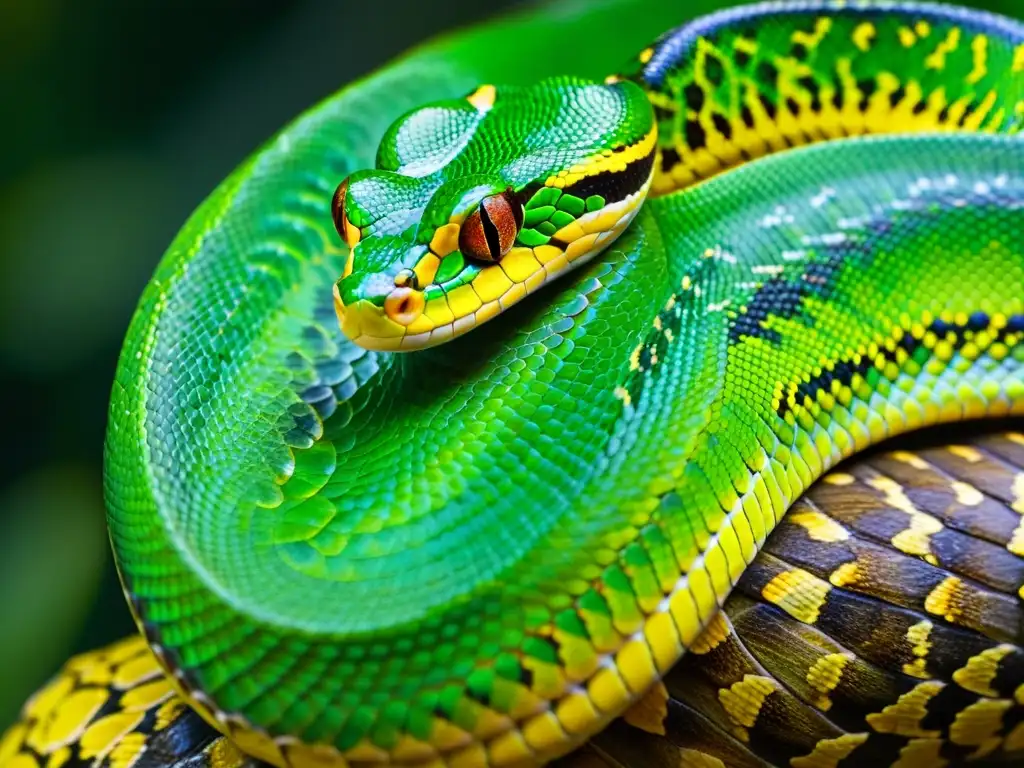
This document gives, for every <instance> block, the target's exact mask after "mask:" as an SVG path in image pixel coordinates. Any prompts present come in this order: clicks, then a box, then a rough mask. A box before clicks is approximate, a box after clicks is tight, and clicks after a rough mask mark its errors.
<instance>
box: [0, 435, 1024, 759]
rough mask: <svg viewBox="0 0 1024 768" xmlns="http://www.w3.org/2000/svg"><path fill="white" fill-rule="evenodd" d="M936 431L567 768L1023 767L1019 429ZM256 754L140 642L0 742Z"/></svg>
mask: <svg viewBox="0 0 1024 768" xmlns="http://www.w3.org/2000/svg"><path fill="white" fill-rule="evenodd" d="M947 434H948V433H947ZM972 434H973V433H972ZM935 439H936V436H935V433H934V432H933V433H931V434H930V435H925V436H923V437H920V438H917V439H916V440H915V441H914V442H913V443H908V442H907V441H903V442H902V443H900V444H899V446H896V447H893V446H889V447H887V449H886V450H884V451H883V452H875V453H872V454H869V455H865V456H863V457H861V458H859V459H858V460H856V461H854V462H850V463H847V464H845V465H843V466H841V467H839V468H838V469H837V470H836V471H833V472H832V473H831V474H829V475H828V476H827V477H826V478H825V479H824V480H822V481H821V482H819V483H817V484H816V485H815V486H814V487H813V488H812V489H811V490H810V492H809V493H808V494H807V495H806V496H805V497H804V498H802V499H801V500H800V501H799V502H797V504H796V505H795V506H794V507H793V509H792V510H791V511H790V512H789V513H788V514H787V516H786V517H785V518H784V520H783V521H782V523H781V524H780V525H779V526H778V528H777V529H776V530H775V531H774V532H773V533H772V535H771V537H770V538H769V539H768V542H767V544H766V546H765V547H764V550H763V551H762V552H761V553H760V555H759V556H758V558H757V559H756V561H755V562H754V564H753V565H752V566H751V567H750V568H749V569H748V570H747V572H746V574H745V575H744V577H743V578H742V580H741V581H740V584H739V586H738V588H737V590H736V592H734V593H733V595H732V596H731V597H730V598H729V600H728V601H727V602H726V605H725V610H724V611H723V612H722V613H721V614H719V616H718V617H717V618H716V619H715V620H714V621H713V622H711V624H710V626H708V627H707V628H706V630H705V631H704V633H703V635H702V636H701V638H700V639H699V640H698V642H697V643H696V644H695V647H694V649H693V650H692V651H691V652H690V653H689V654H688V655H687V656H685V657H684V659H683V661H682V662H681V663H680V664H679V665H678V666H677V667H676V668H675V669H674V670H673V671H672V672H671V673H670V674H669V675H668V677H667V678H666V679H665V681H664V683H663V684H659V685H658V686H656V687H655V689H654V690H653V691H651V692H650V694H649V695H648V696H647V697H646V698H645V699H644V700H643V701H642V702H641V703H640V704H639V705H637V706H636V707H634V709H633V710H631V711H630V712H629V713H628V714H627V715H626V716H625V717H624V718H623V719H622V720H619V721H616V722H615V723H613V724H612V726H611V727H610V728H608V729H607V730H606V731H605V732H604V733H602V734H600V735H598V736H597V737H595V738H594V739H593V740H592V741H591V742H590V743H589V744H587V745H586V746H584V747H583V748H582V749H580V750H579V751H577V752H576V753H575V754H573V755H571V756H570V757H568V758H564V759H563V760H562V761H560V762H559V763H558V766H559V768H669V767H670V766H671V767H672V768H683V767H690V766H693V767H695V768H698V767H700V768H704V767H706V768H723V767H724V768H733V767H734V766H735V768H748V767H749V768H766V767H767V766H790V767H791V768H855V767H856V766H864V765H870V766H873V768H881V767H882V766H893V768H896V767H898V768H938V767H945V768H948V767H950V766H956V765H965V766H966V765H972V766H985V765H1014V764H1021V763H1022V761H1024V648H1022V646H1024V606H1022V596H1024V432H1019V431H1014V432H998V433H987V434H981V435H975V436H973V437H971V438H969V439H965V440H964V441H963V442H961V443H953V444H946V445H937V444H936V443H935ZM900 446H902V447H900ZM257 765H259V763H258V762H257V761H253V760H250V759H249V758H246V757H245V756H244V755H242V754H241V753H240V752H239V751H238V750H237V749H236V748H235V747H234V746H233V745H231V744H230V743H229V742H228V741H227V740H226V739H224V738H223V737H221V736H219V735H218V734H216V733H215V732H214V731H213V730H212V729H211V728H210V727H209V726H207V725H206V724H205V723H204V722H203V721H202V720H201V719H200V718H199V717H198V715H196V714H195V713H194V712H192V711H191V710H189V709H188V708H187V707H186V706H185V705H184V704H183V702H182V701H181V700H180V699H179V698H178V697H177V696H176V695H175V694H174V692H173V689H172V687H171V685H170V683H169V682H168V681H167V680H166V679H165V678H164V677H163V676H162V675H161V673H160V672H159V668H158V667H157V665H156V663H155V660H154V659H153V656H152V654H151V652H150V651H149V650H148V649H147V648H146V646H145V645H144V643H143V641H142V639H141V638H131V639H128V640H125V641H122V642H120V643H118V644H115V645H113V646H111V647H109V648H106V649H104V650H101V651H98V652H95V653H91V654H86V655H84V656H81V657H78V658H76V659H73V660H72V661H70V662H69V663H68V664H67V665H66V667H65V669H64V670H63V671H62V672H61V673H60V675H58V676H57V677H56V678H55V679H54V680H53V681H51V683H50V684H49V685H48V686H47V687H46V688H44V689H43V690H42V691H40V692H39V693H38V694H37V695H36V696H35V697H34V698H33V699H32V700H31V701H29V702H28V704H26V706H25V709H24V712H23V719H22V721H21V722H19V723H17V724H16V725H15V726H14V727H13V728H12V729H11V730H9V731H8V733H7V734H6V736H4V738H3V740H2V741H0V766H3V768H64V767H66V766H111V767H112V768H114V767H116V768H158V767H159V768H166V767H168V766H179V767H183V766H189V768H235V767H236V766H237V767H238V768H242V767H243V766H252V767H253V768H255V767H256V766H257Z"/></svg>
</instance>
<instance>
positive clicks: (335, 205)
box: [331, 179, 360, 248]
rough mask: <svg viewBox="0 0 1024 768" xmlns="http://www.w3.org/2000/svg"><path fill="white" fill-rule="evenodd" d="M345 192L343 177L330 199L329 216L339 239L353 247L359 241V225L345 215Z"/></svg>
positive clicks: (346, 181)
mask: <svg viewBox="0 0 1024 768" xmlns="http://www.w3.org/2000/svg"><path fill="white" fill-rule="evenodd" d="M347 194H348V179H345V180H344V181H343V182H341V184H339V185H338V189H337V190H336V191H335V192H334V199H333V200H331V216H332V217H333V219H334V228H335V229H336V230H338V234H339V235H341V239H342V240H344V241H345V244H346V245H348V247H349V248H355V247H356V243H358V242H359V238H360V232H359V227H357V226H355V225H354V224H353V223H352V222H351V221H349V220H348V216H346V215H345V196H346V195H347Z"/></svg>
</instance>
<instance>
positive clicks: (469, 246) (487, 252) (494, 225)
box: [459, 189, 523, 262]
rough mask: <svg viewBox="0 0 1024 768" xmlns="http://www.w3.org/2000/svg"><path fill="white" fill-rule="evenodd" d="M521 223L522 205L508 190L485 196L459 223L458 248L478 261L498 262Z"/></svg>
mask: <svg viewBox="0 0 1024 768" xmlns="http://www.w3.org/2000/svg"><path fill="white" fill-rule="evenodd" d="M522 226H523V206H521V205H520V204H519V201H517V200H516V199H515V196H514V195H513V194H512V190H511V189H508V190H505V191H504V192H502V193H501V194H500V195H491V196H490V197H485V198H484V199H483V200H482V201H481V202H480V205H479V207H478V208H477V209H476V210H475V211H473V213H471V214H470V215H469V217H468V218H467V219H466V221H465V222H463V224H462V228H461V229H460V231H459V250H460V251H462V254H463V255H464V256H469V257H471V258H474V259H477V260H478V261H495V262H496V261H500V260H501V257H502V256H504V255H505V254H506V253H508V252H509V251H510V250H512V245H513V243H515V241H516V237H517V236H518V235H519V229H520V228H521V227H522Z"/></svg>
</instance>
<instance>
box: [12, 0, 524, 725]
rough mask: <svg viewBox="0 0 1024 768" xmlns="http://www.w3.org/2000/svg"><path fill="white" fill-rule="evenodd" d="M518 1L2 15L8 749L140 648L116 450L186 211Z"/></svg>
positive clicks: (38, 6)
mask: <svg viewBox="0 0 1024 768" xmlns="http://www.w3.org/2000/svg"><path fill="white" fill-rule="evenodd" d="M514 4H515V3H514V1H513V0H489V2H487V3H480V2H473V1H472V0H445V2H444V3H431V2H426V1H425V0H386V2H385V1H384V0H381V1H380V2H364V3H349V2H345V1H344V0H334V1H333V2H327V1H326V0H324V1H321V2H315V1H312V0H311V1H308V2H298V1H297V0H293V1H292V2H286V1H285V0H0V98H2V99H3V111H2V114H3V119H2V120H0V396H2V398H3V400H2V414H3V419H2V422H0V424H2V431H0V440H2V442H0V446H2V447H0V456H2V460H0V731H2V730H3V728H4V727H5V726H6V725H7V724H8V723H10V722H11V721H12V720H13V718H14V717H15V715H16V713H17V711H18V708H19V707H20V705H21V703H22V702H23V700H24V699H25V697H26V696H28V695H29V694H30V693H31V692H32V691H33V690H35V689H36V688H37V687H38V686H39V685H40V684H41V683H43V682H44V681H45V680H46V678H47V677H48V676H49V675H50V674H52V673H53V672H54V671H55V670H56V668H57V667H58V666H59V665H60V664H61V663H62V662H63V661H64V660H65V659H66V658H67V656H68V655H69V654H71V653H73V652H75V651H81V650H85V649H88V648H92V647H95V646H97V645H101V644H103V643H106V642H108V641H111V640H114V639H116V638H117V637H120V636H123V635H126V634H128V633H130V632H132V631H133V628H132V625H131V620H130V618H129V616H128V612H127V609H126V608H125V604H124V600H123V598H122V597H121V593H120V588H119V587H118V584H117V577H116V574H115V572H114V569H113V565H112V563H111V560H110V556H109V551H108V544H107V538H106V529H105V524H104V512H103V499H102V486H101V483H102V451H103V433H104V429H105V425H106V418H107V401H108V398H109V394H110V386H111V382H112V380H113V375H114V366H115V363H116V361H117V355H118V352H119V350H120V346H121V340H122V338H123V335H124V332H125V330H126V328H127V326H128V320H129V318H130V316H131V312H132V310H133V309H134V306H135V302H136V300H137V299H138V297H139V294H140V293H141V291H142V287H143V285H144V284H145V282H146V280H147V279H148V277H149V275H150V273H151V272H152V270H153V268H154V267H155V266H156V263H157V260H158V259H159V258H160V255H161V254H162V252H163V250H164V248H165V247H166V246H167V244H168V243H169V242H170V240H171V238H172V237H173V235H174V233H175V232H176V231H177V229H178V227H179V226H181V224H182V223H183V222H184V221H185V219H186V217H187V216H188V214H189V213H190V212H191V211H192V209H193V208H194V207H195V206H196V205H197V204H198V203H199V202H200V200H202V199H203V197H205V195H206V194H207V193H208V192H210V191H211V190H212V189H213V188H214V186H216V184H217V183H218V182H219V181H220V180H221V179H222V178H223V177H224V176H225V175H227V173H228V172H230V171H231V169H232V168H234V167H235V166H236V165H237V164H238V163H239V162H240V161H241V160H242V159H243V158H244V157H245V156H246V155H247V154H249V152H251V151H252V150H254V149H255V148H256V147H258V146H259V145H260V144H261V143H262V142H263V141H264V140H265V139H267V138H268V137H269V136H270V135H271V134H272V133H274V132H275V131H276V130H277V129H278V128H280V127H281V126H282V125H284V124H285V123H286V122H288V121H289V120H290V119H291V118H293V117H294V116H295V115H297V114H298V113H299V112H300V111H302V110H303V109H305V108H306V107H308V106H310V105H312V104H313V103H315V102H316V101H319V100H320V99H322V98H323V97H325V96H327V95H328V94H330V93H331V92H332V91H334V90H336V89H337V88H339V87H340V86H342V85H344V84H345V83H347V82H349V81H351V80H352V79H354V78H356V77H359V76H360V75H362V74H365V73H367V72H368V71H370V70H372V69H374V68H375V67H377V66H379V65H380V64H382V63H383V62H385V61H387V60H388V59H390V58H392V57H393V56H395V55H396V54H398V53H400V52H401V51H403V50H405V49H406V48H408V47H409V46H410V45H412V44H414V43H416V42H419V41H421V40H423V39H425V38H427V37H429V36H430V35H433V34H435V33H437V32H439V31H441V30H443V29H447V28H452V27H458V26H462V25H465V24H469V23H472V22H474V21H477V20H479V19H482V18H484V17H485V16H487V15H492V14H495V13H497V12H499V11H500V10H501V9H503V8H506V7H509V6H512V5H514Z"/></svg>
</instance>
